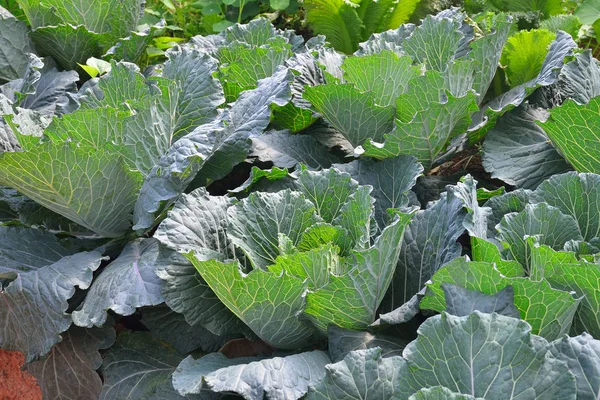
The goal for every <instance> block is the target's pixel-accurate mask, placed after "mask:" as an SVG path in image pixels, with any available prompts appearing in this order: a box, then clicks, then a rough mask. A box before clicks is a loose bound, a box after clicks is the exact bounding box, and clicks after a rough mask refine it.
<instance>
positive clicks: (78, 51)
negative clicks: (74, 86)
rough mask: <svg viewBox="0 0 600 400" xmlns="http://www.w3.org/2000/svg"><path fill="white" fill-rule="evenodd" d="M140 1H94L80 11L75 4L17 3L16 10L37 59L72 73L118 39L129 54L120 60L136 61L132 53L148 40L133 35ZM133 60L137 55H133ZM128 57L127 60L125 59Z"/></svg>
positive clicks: (140, 11)
mask: <svg viewBox="0 0 600 400" xmlns="http://www.w3.org/2000/svg"><path fill="white" fill-rule="evenodd" d="M144 3H145V2H144V1H140V0H127V1H113V0H106V1H104V0H103V1H97V2H94V3H92V4H89V5H88V6H85V7H82V5H81V4H79V3H78V2H77V1H55V0H50V1H43V2H39V1H30V0H19V1H18V4H19V7H20V8H21V9H22V10H23V13H24V14H25V16H26V17H27V21H28V22H29V25H30V26H31V31H30V32H29V36H30V37H31V40H32V41H33V42H34V43H35V46H36V48H37V51H38V53H39V55H41V56H52V58H53V59H54V60H56V62H57V63H58V65H60V66H61V67H62V68H64V69H67V70H72V69H75V68H76V67H77V63H82V64H84V63H85V61H86V60H87V59H88V58H90V57H100V56H102V55H103V54H104V53H106V51H107V50H109V48H111V47H112V46H113V45H115V44H116V43H117V42H119V40H120V39H121V38H127V39H126V42H127V43H125V44H120V46H125V47H128V48H129V50H131V51H129V52H127V51H125V52H121V54H120V55H121V56H125V57H122V58H125V59H127V60H128V61H132V62H133V61H137V57H133V53H134V49H139V48H142V49H145V47H146V45H147V44H148V42H149V41H150V40H151V39H152V37H151V36H149V35H147V34H146V33H133V32H132V31H137V28H136V26H137V23H138V21H139V19H140V17H141V16H142V14H143V12H144ZM135 52H136V53H138V54H137V56H139V55H141V52H140V51H138V50H136V51H135ZM127 56H129V57H127Z"/></svg>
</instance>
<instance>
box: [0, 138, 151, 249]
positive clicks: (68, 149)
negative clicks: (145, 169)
mask: <svg viewBox="0 0 600 400" xmlns="http://www.w3.org/2000/svg"><path fill="white" fill-rule="evenodd" d="M36 150H37V151H30V152H19V153H3V154H2V155H0V185H5V186H11V187H14V188H15V189H17V190H19V191H20V192H21V193H23V194H25V195H27V196H28V197H30V198H31V199H33V200H35V201H36V202H38V203H40V204H42V205H43V206H45V207H47V208H49V209H51V210H52V211H54V212H57V213H58V214H61V215H63V216H65V217H67V218H69V219H70V220H72V221H74V222H76V223H78V224H79V225H81V226H84V227H86V228H88V229H90V230H92V231H94V232H96V233H98V234H100V235H102V236H106V237H117V236H120V235H122V234H123V233H124V232H125V231H127V230H128V229H129V226H130V222H129V221H130V215H131V211H132V209H133V205H134V203H135V200H136V198H137V194H138V190H139V187H140V185H141V179H140V178H141V176H140V175H139V174H138V173H136V172H132V171H129V170H128V169H127V167H126V166H125V165H124V163H123V162H122V161H121V160H120V159H119V158H117V159H115V156H114V155H112V154H110V153H108V152H105V151H96V150H91V149H85V148H78V147H76V146H75V145H74V144H65V145H54V146H50V145H48V146H44V147H41V148H38V149H36Z"/></svg>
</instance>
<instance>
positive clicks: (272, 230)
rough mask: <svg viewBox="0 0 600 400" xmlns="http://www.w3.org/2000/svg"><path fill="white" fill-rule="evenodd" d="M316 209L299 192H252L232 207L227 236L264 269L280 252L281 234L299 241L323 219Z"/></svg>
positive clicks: (255, 263)
mask: <svg viewBox="0 0 600 400" xmlns="http://www.w3.org/2000/svg"><path fill="white" fill-rule="evenodd" d="M348 179H349V177H348ZM315 211H316V209H315V206H314V205H313V204H312V203H311V202H310V201H308V200H307V199H306V197H305V196H304V195H303V194H301V193H298V192H292V191H290V190H284V191H281V192H279V193H252V194H251V195H250V196H249V197H248V198H246V199H244V200H242V201H240V202H239V203H237V204H236V205H234V206H233V207H231V208H229V209H228V211H227V217H228V221H229V226H228V228H227V235H228V237H229V240H230V241H231V242H232V243H233V244H235V245H236V246H238V247H240V248H241V249H242V250H243V251H244V253H245V254H246V255H247V256H248V258H249V259H250V261H251V262H252V265H253V266H254V268H261V269H264V268H266V267H267V266H268V265H270V264H273V263H274V262H275V259H276V258H277V256H278V255H279V235H280V234H283V235H285V236H287V237H288V238H289V239H291V241H292V243H293V244H294V245H296V244H298V241H299V240H300V236H301V235H302V233H304V231H305V230H306V229H307V228H309V227H310V226H312V225H313V224H315V223H317V222H319V218H318V217H317V215H316V214H315Z"/></svg>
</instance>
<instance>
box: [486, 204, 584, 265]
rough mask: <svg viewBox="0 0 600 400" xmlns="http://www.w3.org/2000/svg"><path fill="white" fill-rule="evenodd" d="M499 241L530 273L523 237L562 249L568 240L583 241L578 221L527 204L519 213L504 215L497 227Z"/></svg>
mask: <svg viewBox="0 0 600 400" xmlns="http://www.w3.org/2000/svg"><path fill="white" fill-rule="evenodd" d="M496 228H497V229H498V232H499V233H498V238H499V239H500V240H501V241H503V242H505V243H506V244H508V246H509V250H508V251H509V254H510V256H511V257H512V258H513V259H514V260H517V261H519V262H520V263H521V264H523V265H524V266H525V269H526V270H529V264H530V260H529V258H530V254H529V252H528V251H527V245H526V243H525V238H524V236H525V235H529V236H535V235H539V237H540V244H545V245H548V246H550V247H552V248H553V249H556V250H559V249H562V248H563V246H564V245H565V243H566V242H567V241H569V240H582V239H583V238H582V237H581V233H580V232H579V226H578V225H577V221H576V220H575V219H574V218H573V217H572V216H571V215H565V214H563V213H562V212H561V211H560V209H558V208H556V207H552V206H549V205H548V204H546V203H539V204H528V205H527V206H525V209H524V210H523V211H521V212H518V213H510V214H506V215H505V216H504V217H503V218H502V221H500V223H499V224H498V225H497V227H496Z"/></svg>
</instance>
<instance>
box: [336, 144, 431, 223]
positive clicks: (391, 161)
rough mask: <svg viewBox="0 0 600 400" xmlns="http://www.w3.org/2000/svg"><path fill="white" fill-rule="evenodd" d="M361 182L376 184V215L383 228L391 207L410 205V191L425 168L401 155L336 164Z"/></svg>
mask: <svg viewBox="0 0 600 400" xmlns="http://www.w3.org/2000/svg"><path fill="white" fill-rule="evenodd" d="M334 167H335V168H338V169H340V170H341V171H344V172H347V173H349V174H350V176H352V178H353V179H355V180H357V181H358V183H359V184H361V185H371V186H373V191H372V192H371V195H372V196H373V197H374V198H375V200H376V201H375V218H376V219H377V222H378V223H379V227H380V228H381V229H383V227H384V226H385V225H386V223H387V222H388V221H389V220H390V216H389V214H388V210H389V209H390V208H394V209H401V208H403V207H406V206H408V204H409V201H410V200H409V190H410V189H411V188H412V187H413V186H414V185H415V184H416V181H417V178H418V177H419V176H420V175H421V174H422V173H423V167H422V166H421V165H420V164H419V163H418V162H417V160H416V159H415V158H414V157H411V156H399V157H394V158H388V159H386V160H382V161H374V160H373V161H372V160H368V159H360V160H357V161H353V162H351V163H348V164H335V165H334Z"/></svg>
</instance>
